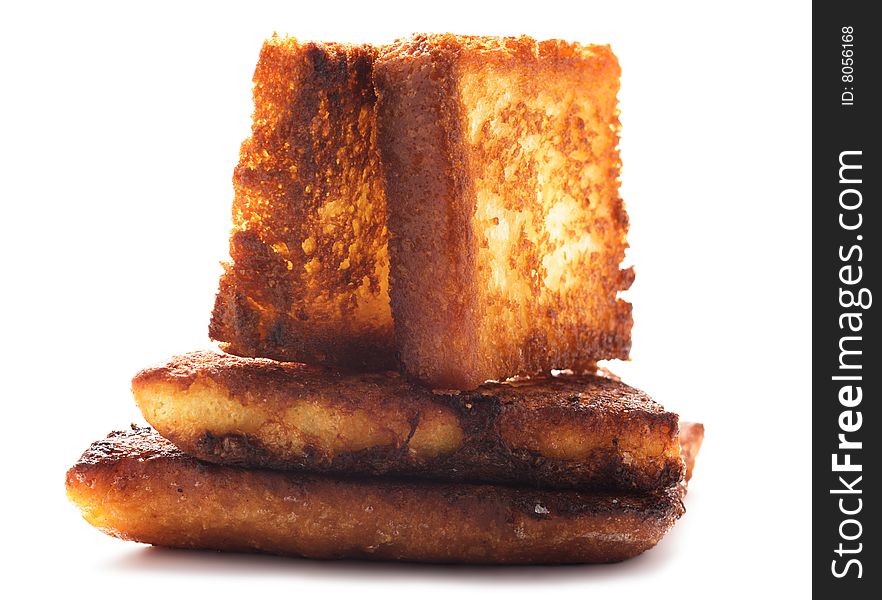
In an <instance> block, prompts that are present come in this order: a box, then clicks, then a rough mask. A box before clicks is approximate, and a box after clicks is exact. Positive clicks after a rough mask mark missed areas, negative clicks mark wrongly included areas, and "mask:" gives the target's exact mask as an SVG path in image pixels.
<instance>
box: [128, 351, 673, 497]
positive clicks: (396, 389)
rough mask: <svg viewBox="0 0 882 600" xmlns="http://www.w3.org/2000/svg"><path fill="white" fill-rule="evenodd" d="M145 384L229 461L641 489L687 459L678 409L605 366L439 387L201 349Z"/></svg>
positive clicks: (155, 412)
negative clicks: (606, 372)
mask: <svg viewBox="0 0 882 600" xmlns="http://www.w3.org/2000/svg"><path fill="white" fill-rule="evenodd" d="M132 390H133V392H134V396H135V401H136V403H137V404H138V406H139V407H140V408H141V411H142V413H143V414H144V417H145V418H146V419H147V422H148V423H150V424H151V425H152V426H153V427H155V428H156V429H157V430H158V431H159V433H161V434H162V435H163V436H165V437H166V438H168V439H169V440H171V441H172V442H174V443H175V444H176V445H177V446H178V447H179V448H181V449H182V450H184V451H185V452H187V453H189V454H191V455H193V456H196V457H198V458H200V459H203V460H206V461H210V462H215V463H221V464H230V465H239V466H246V467H268V468H276V469H299V470H309V471H317V472H327V473H345V474H350V475H354V474H361V475H386V474H391V475H399V476H404V475H406V476H414V477H421V478H430V479H438V480H447V481H472V482H475V481H477V482H492V483H520V484H524V485H532V486H542V487H549V488H578V489H611V490H630V491H647V490H654V489H659V488H664V487H667V486H670V485H673V484H674V483H676V482H677V481H679V480H680V479H681V477H682V475H683V469H684V465H683V461H682V459H681V457H680V446H679V443H678V438H677V432H678V417H677V415H676V414H674V413H670V412H667V411H665V410H664V408H663V407H662V406H660V405H659V404H657V403H656V402H654V401H653V400H652V399H651V398H650V397H649V396H647V395H646V394H645V393H643V392H641V391H639V390H636V389H634V388H632V387H630V386H628V385H625V384H623V383H621V382H619V381H615V380H613V379H610V378H606V377H600V376H596V375H562V376H558V377H544V378H536V379H529V380H528V379H523V380H515V381H509V382H505V383H488V384H485V385H483V386H481V387H480V388H478V389H477V390H475V391H473V392H468V393H465V392H463V393H449V392H446V393H445V392H437V391H436V392H435V393H433V392H432V391H430V390H427V389H425V388H423V387H421V386H419V385H417V384H413V383H410V382H408V381H407V380H405V379H403V378H402V377H400V376H399V375H398V374H397V373H393V372H386V373H351V372H343V371H338V370H333V369H327V368H320V367H314V366H308V365H304V364H299V363H282V362H276V361H271V360H267V359H253V358H241V357H235V356H230V355H225V354H219V353H214V352H196V353H191V354H186V355H182V356H177V357H173V358H172V359H170V360H169V361H167V362H165V363H162V364H159V365H156V366H154V367H150V368H148V369H145V370H143V371H141V372H140V373H138V374H137V375H136V376H135V378H134V380H133V382H132Z"/></svg>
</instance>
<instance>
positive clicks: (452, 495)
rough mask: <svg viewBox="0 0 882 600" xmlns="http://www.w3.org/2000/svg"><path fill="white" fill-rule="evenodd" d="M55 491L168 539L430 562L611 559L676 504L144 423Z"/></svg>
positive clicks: (639, 544)
mask: <svg viewBox="0 0 882 600" xmlns="http://www.w3.org/2000/svg"><path fill="white" fill-rule="evenodd" d="M66 487H67V494H68V497H69V498H70V499H71V500H72V501H73V502H74V503H76V504H77V505H78V506H79V508H80V510H81V511H82V514H83V517H85V519H86V520H87V521H88V522H89V523H91V524H92V525H94V526H95V527H97V528H98V529H100V530H101V531H103V532H105V533H107V534H109V535H113V536H116V537H119V538H122V539H126V540H134V541H138V542H145V543H148V544H155V545H158V546H170V547H175V548H196V549H212V550H227V551H237V552H267V553H273V554H282V555H293V556H303V557H309V558H321V559H338V558H361V559H376V560H403V561H417V562H433V563H471V564H554V563H593V562H599V563H605V562H616V561H621V560H624V559H627V558H630V557H633V556H636V555H638V554H640V553H641V552H644V551H645V550H647V549H649V548H651V547H653V546H655V545H656V544H657V543H658V541H659V540H660V539H661V538H662V536H664V534H665V533H666V532H667V531H668V530H669V529H670V528H671V526H672V525H673V524H674V522H675V521H676V520H677V519H678V518H679V517H680V516H681V515H682V514H683V511H684V509H683V503H682V497H683V488H682V487H681V486H679V485H675V486H673V487H671V488H667V489H665V490H660V491H657V492H653V493H650V494H646V495H627V494H622V495H611V494H601V493H594V494H590V493H583V492H574V491H560V490H558V491H547V490H535V489H521V488H512V487H507V486H492V485H469V484H451V483H448V484H444V483H433V482H426V481H422V482H418V481H407V480H396V479H380V478H375V479H343V478H333V477H327V476H322V475H314V474H298V473H291V472H283V471H268V470H248V469H243V468H239V467H227V466H220V465H213V464H208V463H202V462H199V461H197V460H196V459H193V458H191V457H189V456H187V455H186V454H184V453H182V452H181V451H180V450H178V449H177V448H175V447H174V446H173V445H172V444H171V443H170V442H168V441H166V440H164V439H163V438H161V437H160V436H159V435H157V434H156V433H155V432H152V431H150V430H149V429H147V428H143V429H137V428H136V429H134V430H133V431H128V432H122V431H120V432H114V433H111V434H110V435H109V436H108V437H107V438H106V439H105V440H102V441H99V442H95V443H94V444H92V446H91V448H89V450H87V451H86V453H85V454H83V456H82V458H80V460H79V461H78V462H77V463H76V465H74V466H73V467H72V468H71V469H70V470H69V471H68V473H67V478H66Z"/></svg>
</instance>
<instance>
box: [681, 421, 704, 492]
mask: <svg viewBox="0 0 882 600" xmlns="http://www.w3.org/2000/svg"><path fill="white" fill-rule="evenodd" d="M703 441H704V425H703V424H702V423H692V422H688V421H682V422H681V423H680V454H681V456H682V457H683V462H684V463H685V465H686V481H689V480H690V479H692V471H693V470H694V469H695V458H696V457H697V456H698V450H699V449H700V448H701V443H702V442H703Z"/></svg>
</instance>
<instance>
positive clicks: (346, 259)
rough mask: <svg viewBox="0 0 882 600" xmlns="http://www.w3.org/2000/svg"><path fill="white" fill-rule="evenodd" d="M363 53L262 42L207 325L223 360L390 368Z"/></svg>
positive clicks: (368, 53) (377, 181) (380, 205)
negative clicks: (226, 245)
mask: <svg viewBox="0 0 882 600" xmlns="http://www.w3.org/2000/svg"><path fill="white" fill-rule="evenodd" d="M375 56H376V49H374V48H373V47H371V46H353V45H347V44H336V43H328V44H320V43H313V42H310V43H299V42H298V41H297V40H295V39H291V38H284V39H283V38H278V37H273V38H272V39H269V40H267V41H266V42H265V44H264V46H263V49H262V50H261V53H260V60H259V62H258V64H257V68H256V70H255V72H254V122H253V126H252V133H251V137H250V138H249V139H247V140H246V141H245V142H244V143H243V144H242V148H241V158H240V161H239V165H238V166H237V167H236V169H235V172H234V176H233V185H234V189H235V199H234V201H233V231H232V234H231V238H230V255H231V257H232V261H231V262H230V263H228V264H227V265H225V272H224V274H223V276H222V277H221V280H220V286H219V291H218V294H217V299H216V302H215V306H214V311H213V314H212V318H211V324H210V327H209V335H210V336H211V338H212V339H214V340H217V341H220V342H222V343H223V347H224V349H225V350H227V351H228V352H231V353H234V354H239V355H243V356H265V357H270V358H275V359H280V360H298V361H306V362H311V363H316V364H336V365H347V366H349V367H353V368H354V367H361V368H365V369H375V368H392V367H394V366H395V364H396V363H395V349H394V336H393V327H392V315H391V310H390V306H389V275H388V273H389V256H388V250H387V231H386V201H385V197H384V194H383V184H382V179H381V177H380V174H379V162H378V155H377V150H376V145H375V139H374V138H375V135H374V133H375V132H374V129H375V125H374V124H375V121H374V104H375V100H376V97H375V94H374V88H373V84H372V82H371V69H372V64H373V61H374V58H375Z"/></svg>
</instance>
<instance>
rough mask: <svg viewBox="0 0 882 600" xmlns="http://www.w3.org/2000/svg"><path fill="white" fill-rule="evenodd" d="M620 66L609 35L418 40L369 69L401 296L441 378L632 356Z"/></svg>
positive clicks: (406, 359)
mask: <svg viewBox="0 0 882 600" xmlns="http://www.w3.org/2000/svg"><path fill="white" fill-rule="evenodd" d="M619 75H620V68H619V65H618V62H617V59H616V57H615V56H614V55H613V53H612V51H611V50H610V48H609V47H608V46H583V45H579V44H570V43H566V42H563V41H560V40H549V41H544V42H537V41H536V40H534V39H532V38H529V37H516V38H493V37H475V36H457V35H451V34H440V35H435V34H433V35H416V36H414V37H412V38H408V39H404V40H400V41H398V42H396V43H394V44H392V45H390V46H386V47H384V48H383V49H382V51H381V52H380V54H379V56H378V58H377V60H376V62H375V64H374V82H375V86H376V90H377V140H378V142H377V145H378V148H379V151H380V156H381V161H382V171H383V174H384V177H385V181H386V198H387V202H388V225H389V236H390V238H389V252H390V258H391V271H390V275H391V301H392V312H393V316H394V321H395V329H396V336H397V340H398V349H399V352H400V359H401V362H402V364H403V367H404V369H405V370H406V372H407V373H408V374H409V375H410V376H411V377H413V378H415V379H418V380H420V381H422V382H424V383H426V384H428V385H430V386H432V387H438V388H452V389H460V390H469V389H474V388H476V387H477V386H479V385H480V384H482V383H483V382H485V381H487V380H501V379H505V378H508V377H511V376H514V375H520V374H526V375H532V374H534V373H538V372H548V371H549V370H551V369H573V370H576V371H580V370H586V369H588V368H590V366H591V365H592V364H593V361H595V360H597V359H607V358H627V357H628V354H629V350H630V346H631V325H632V318H631V305H630V304H629V303H628V302H625V301H624V300H622V299H620V298H619V297H618V294H619V293H620V292H621V291H623V290H626V289H628V287H629V286H630V285H631V282H632V280H633V275H634V273H633V271H632V270H631V269H622V268H620V264H621V263H622V261H623V259H624V257H625V248H626V247H627V242H626V234H627V229H628V217H627V214H626V213H625V208H624V205H623V203H622V200H621V198H620V196H619V179H618V178H619V169H620V160H619V153H618V141H619V129H620V126H619V118H618V114H619V113H618V108H617V99H616V94H617V92H618V89H619Z"/></svg>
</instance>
